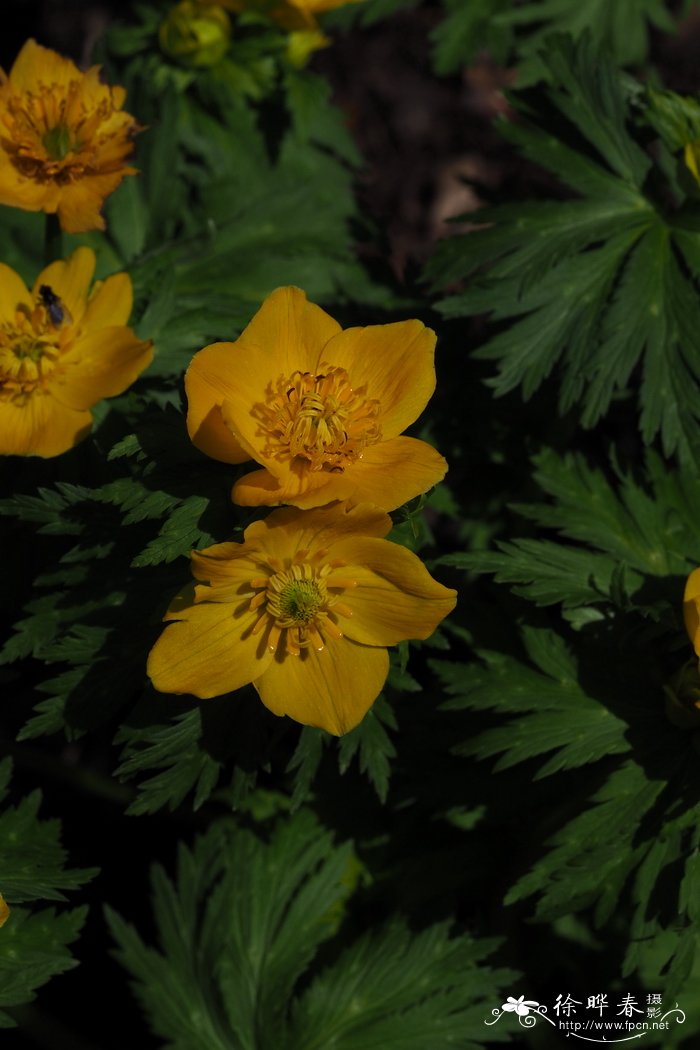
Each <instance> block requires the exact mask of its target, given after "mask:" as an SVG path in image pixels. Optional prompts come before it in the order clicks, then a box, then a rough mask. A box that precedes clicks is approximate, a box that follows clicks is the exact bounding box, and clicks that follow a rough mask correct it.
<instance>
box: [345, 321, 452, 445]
mask: <svg viewBox="0 0 700 1050" xmlns="http://www.w3.org/2000/svg"><path fill="white" fill-rule="evenodd" d="M436 339H437V336H436V335H435V332H433V330H432V329H431V328H426V327H425V325H424V324H423V323H422V322H421V321H399V322H397V323H396V324H381V325H368V326H367V327H366V328H348V329H346V330H345V331H344V332H341V333H340V334H339V335H337V336H336V337H335V338H334V339H333V340H332V341H331V342H330V343H329V344H328V346H327V347H326V351H325V353H326V356H327V358H328V360H329V361H330V362H332V363H333V364H334V365H340V366H341V367H342V368H345V369H347V371H348V372H349V373H350V375H352V380H353V386H356V387H357V386H361V385H362V384H365V383H366V384H367V389H368V391H370V392H371V396H372V397H374V398H377V399H378V400H379V402H380V404H381V413H382V433H383V436H384V438H385V439H387V438H392V437H396V435H397V434H401V433H402V432H403V431H404V430H405V429H406V427H408V426H410V425H411V423H413V422H415V420H416V419H418V416H419V415H420V414H421V412H422V411H423V409H424V408H425V406H426V405H427V403H428V401H429V400H430V398H431V397H432V395H433V393H434V391H435V342H436Z"/></svg>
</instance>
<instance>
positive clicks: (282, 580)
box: [249, 550, 356, 656]
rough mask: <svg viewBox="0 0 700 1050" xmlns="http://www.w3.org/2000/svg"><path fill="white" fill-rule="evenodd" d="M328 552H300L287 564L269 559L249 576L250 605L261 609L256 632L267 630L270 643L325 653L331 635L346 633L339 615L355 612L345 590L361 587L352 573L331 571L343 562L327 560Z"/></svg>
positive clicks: (291, 650) (287, 650)
mask: <svg viewBox="0 0 700 1050" xmlns="http://www.w3.org/2000/svg"><path fill="white" fill-rule="evenodd" d="M325 554H326V552H325V551H323V550H321V551H317V552H316V554H314V555H311V556H310V555H309V551H299V552H298V553H297V554H296V555H295V556H294V558H292V559H291V560H289V561H287V562H286V564H283V563H282V562H281V561H279V560H278V559H277V558H268V560H267V564H266V570H267V571H266V573H265V575H262V576H257V577H256V578H255V579H253V580H251V581H250V586H251V592H252V593H251V595H250V601H249V608H250V609H251V610H257V611H258V612H259V618H258V621H257V623H256V624H255V625H254V627H253V634H259V633H260V632H261V631H264V630H266V631H267V648H268V650H269V651H270V652H272V653H276V652H278V651H280V655H283V656H285V655H289V656H299V655H300V653H301V652H302V651H303V650H305V649H315V650H316V651H318V652H320V650H321V649H323V648H324V647H325V644H326V638H327V637H331V638H335V639H338V638H342V636H343V632H342V631H341V629H340V627H339V626H338V623H337V618H338V617H339V616H341V617H345V618H347V617H350V616H352V611H351V609H349V608H348V606H347V605H345V604H344V603H343V602H341V601H340V600H339V599H340V594H341V593H342V591H345V590H347V589H348V588H352V587H355V586H356V583H355V581H354V580H353V579H351V578H346V577H337V576H335V575H334V576H331V573H333V570H334V569H337V568H338V567H339V566H340V565H342V564H344V563H343V562H340V561H338V560H337V559H336V560H335V561H332V562H325V564H324V561H325Z"/></svg>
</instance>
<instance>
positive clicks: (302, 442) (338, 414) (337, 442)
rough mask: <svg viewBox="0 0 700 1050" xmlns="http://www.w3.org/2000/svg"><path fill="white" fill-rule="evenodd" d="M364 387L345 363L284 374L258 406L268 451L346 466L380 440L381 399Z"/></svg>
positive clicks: (316, 465)
mask: <svg viewBox="0 0 700 1050" xmlns="http://www.w3.org/2000/svg"><path fill="white" fill-rule="evenodd" d="M366 392H367V388H366V386H362V387H358V388H357V389H356V390H355V389H353V387H352V385H351V383H350V377H349V376H348V373H347V372H346V371H345V369H344V368H334V367H331V366H328V365H321V371H320V372H319V373H318V374H317V375H314V373H312V372H294V374H293V375H292V376H290V377H289V378H283V377H281V378H280V379H279V380H278V381H277V385H276V388H275V390H274V391H273V393H272V394H271V396H270V398H269V399H268V401H267V402H265V403H264V404H260V405H256V406H255V410H254V413H255V415H256V416H257V418H258V419H259V420H260V423H261V426H262V430H263V433H264V436H265V437H266V438H267V445H266V447H265V453H266V455H268V456H275V457H277V458H278V459H281V458H291V459H297V458H298V459H301V460H302V461H305V462H307V463H308V464H309V469H310V470H329V471H333V472H336V473H339V472H342V471H343V470H345V468H346V467H347V466H348V465H349V464H350V463H354V462H355V461H356V460H358V459H361V458H362V455H363V452H364V450H365V448H367V446H368V445H374V444H376V442H377V441H380V440H381V436H382V432H381V427H380V425H379V423H378V422H377V416H378V415H379V408H380V406H379V401H377V400H374V399H369V398H367V397H366V396H365V395H366Z"/></svg>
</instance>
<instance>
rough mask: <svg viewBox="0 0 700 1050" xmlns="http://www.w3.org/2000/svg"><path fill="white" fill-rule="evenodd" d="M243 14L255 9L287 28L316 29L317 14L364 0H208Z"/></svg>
mask: <svg viewBox="0 0 700 1050" xmlns="http://www.w3.org/2000/svg"><path fill="white" fill-rule="evenodd" d="M207 2H209V3H214V4H219V5H220V6H221V7H225V8H227V9H228V10H229V11H236V12H237V13H238V14H241V13H242V12H244V11H254V12H256V13H258V14H261V15H265V16H266V17H267V18H271V19H272V20H273V21H274V22H277V23H278V24H279V25H281V26H283V27H284V28H285V29H316V28H317V27H318V23H317V21H316V15H320V14H323V12H324V11H333V10H335V8H336V7H345V6H346V4H348V3H355V4H357V3H364V0H207Z"/></svg>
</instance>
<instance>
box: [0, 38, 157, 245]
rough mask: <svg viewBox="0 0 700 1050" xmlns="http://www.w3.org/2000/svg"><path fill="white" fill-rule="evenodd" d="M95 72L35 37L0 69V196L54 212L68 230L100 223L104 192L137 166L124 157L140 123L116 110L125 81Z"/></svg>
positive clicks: (96, 226)
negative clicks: (112, 83)
mask: <svg viewBox="0 0 700 1050" xmlns="http://www.w3.org/2000/svg"><path fill="white" fill-rule="evenodd" d="M99 72H100V68H99V66H93V67H92V68H91V69H89V70H88V71H87V73H81V71H80V70H79V69H78V67H77V66H76V65H75V64H74V63H73V62H71V61H70V59H68V58H63V57H62V56H61V55H58V54H56V52H55V51H51V50H49V49H48V48H45V47H41V46H40V45H39V44H37V43H36V41H34V40H28V41H27V43H26V44H25V45H24V47H23V48H22V50H21V51H20V53H19V55H18V56H17V58H16V59H15V63H14V65H13V67H12V69H11V70H10V74H9V76H5V74H4V73H3V72H2V70H0V127H1V128H2V134H0V204H9V205H11V206H12V207H14V208H23V209H24V210H25V211H44V212H48V213H54V212H55V213H57V214H58V218H59V221H60V223H61V226H62V227H63V229H64V230H67V231H68V232H70V233H78V232H81V231H84V230H102V229H104V226H105V223H104V219H103V218H102V216H101V215H100V209H101V208H102V205H103V203H104V200H105V197H107V196H108V195H109V194H110V193H112V191H113V190H115V189H116V188H117V186H118V185H119V183H120V182H121V180H122V179H123V178H124V176H125V175H133V174H135V172H136V169H135V168H131V167H128V166H127V164H126V158H127V157H128V156H129V154H130V153H131V151H132V149H133V137H134V135H135V133H136V132H137V131H138V130H140V129H139V127H138V125H137V123H136V121H135V120H134V119H133V117H131V116H129V114H128V113H124V112H122V106H123V104H124V99H125V97H126V92H125V91H124V88H121V87H109V86H107V85H106V84H102V83H101V82H100V79H99Z"/></svg>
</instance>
